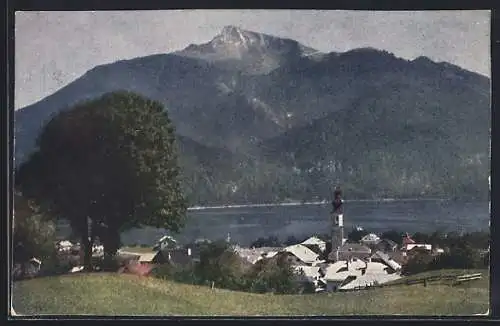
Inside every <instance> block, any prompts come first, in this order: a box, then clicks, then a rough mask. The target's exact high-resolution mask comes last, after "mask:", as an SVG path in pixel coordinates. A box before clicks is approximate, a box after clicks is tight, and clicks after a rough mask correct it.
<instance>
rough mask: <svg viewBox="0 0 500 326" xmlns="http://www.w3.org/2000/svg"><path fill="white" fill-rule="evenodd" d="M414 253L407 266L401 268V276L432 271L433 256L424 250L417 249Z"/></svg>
mask: <svg viewBox="0 0 500 326" xmlns="http://www.w3.org/2000/svg"><path fill="white" fill-rule="evenodd" d="M414 251H415V252H414V253H413V255H412V256H411V258H410V259H409V260H408V262H407V263H406V264H404V265H403V267H402V268H401V274H403V275H413V274H418V273H422V272H425V271H427V270H429V269H430V263H431V262H432V259H433V258H432V256H431V255H430V254H429V253H428V252H426V251H425V250H424V249H421V248H416V249H414Z"/></svg>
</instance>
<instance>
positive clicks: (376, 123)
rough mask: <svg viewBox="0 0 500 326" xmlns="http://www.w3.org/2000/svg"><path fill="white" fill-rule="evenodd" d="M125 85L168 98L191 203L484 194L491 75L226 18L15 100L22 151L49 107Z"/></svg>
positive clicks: (20, 155) (22, 153) (20, 154)
mask: <svg viewBox="0 0 500 326" xmlns="http://www.w3.org/2000/svg"><path fill="white" fill-rule="evenodd" d="M114 90H129V91H134V92H137V93H139V94H142V95H144V96H147V97H149V98H152V99H155V100H158V101H160V102H162V103H163V104H164V105H165V108H166V109H167V110H168V112H169V116H170V117H171V119H172V121H173V123H174V125H175V127H176V133H177V135H178V144H179V148H180V152H181V165H182V167H183V171H184V185H185V189H186V191H187V192H188V193H189V196H190V198H191V200H192V203H193V204H201V203H204V204H208V203H210V204H215V203H224V204H228V203H235V202H237V203H246V202H254V203H255V202H264V201H266V202H270V201H281V200H288V199H303V200H310V199H318V198H329V196H330V193H329V192H330V188H331V186H332V185H333V184H342V185H343V186H344V187H345V188H346V191H347V193H349V194H350V195H351V196H354V197H359V198H372V197H388V196H389V197H409V196H441V197H481V198H482V197H484V196H486V194H487V192H488V186H487V177H488V175H489V147H488V146H489V137H490V110H489V107H490V80H489V79H488V78H486V77H484V76H481V75H479V74H476V73H472V72H470V71H466V70H464V69H461V68H460V67H457V66H454V65H451V64H449V63H445V62H440V63H437V62H433V61H432V60H430V59H428V58H426V57H419V58H416V59H415V60H411V61H409V60H404V59H401V58H398V57H396V56H394V55H393V54H391V53H388V52H386V51H382V50H378V49H374V48H360V49H354V50H351V51H347V52H344V53H335V52H332V53H320V52H318V51H316V50H314V49H311V48H309V47H307V46H305V45H302V44H300V43H298V42H296V41H294V40H288V39H281V38H278V37H274V36H270V35H265V34H259V33H255V32H251V31H246V30H242V29H239V28H237V27H234V26H227V27H224V28H223V29H222V31H221V32H220V34H219V35H216V36H215V37H214V38H213V39H212V40H211V41H210V42H208V43H206V44H201V45H190V46H188V47H187V48H186V49H184V50H182V51H178V52H175V53H171V54H160V55H153V56H147V57H141V58H135V59H132V60H123V61H118V62H115V63H112V64H107V65H102V66H98V67H95V68H94V69H92V70H90V71H88V72H87V73H86V74H85V75H83V76H82V77H80V78H79V79H77V80H75V81H74V82H73V83H71V84H69V85H67V86H66V87H64V88H62V89H61V90H59V91H58V92H56V93H54V94H52V95H50V96H48V97H47V98H45V99H43V100H42V101H40V102H38V103H35V104H33V105H31V106H28V107H25V108H22V109H20V110H17V111H16V112H15V136H16V143H15V144H16V163H19V162H21V161H22V160H23V159H26V157H27V155H28V154H29V153H30V152H31V151H33V149H34V145H35V139H36V137H37V135H38V134H39V132H40V131H41V129H42V128H43V125H44V123H46V122H47V121H48V119H50V117H51V115H53V114H56V113H57V112H59V111H61V110H66V109H69V108H70V107H71V105H73V104H74V103H76V102H78V101H82V100H85V99H90V98H94V97H96V96H99V95H101V94H104V93H106V92H110V91H114Z"/></svg>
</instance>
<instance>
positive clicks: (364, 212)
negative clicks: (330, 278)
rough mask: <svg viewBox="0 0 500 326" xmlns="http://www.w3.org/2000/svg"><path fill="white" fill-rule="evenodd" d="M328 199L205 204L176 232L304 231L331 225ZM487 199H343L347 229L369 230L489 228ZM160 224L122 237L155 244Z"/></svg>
mask: <svg viewBox="0 0 500 326" xmlns="http://www.w3.org/2000/svg"><path fill="white" fill-rule="evenodd" d="M330 211H331V206H330V205H329V204H317V205H295V206H291V205H287V206H268V207H236V208H230V207H229V208H208V209H198V210H190V211H189V212H188V220H187V223H186V227H185V228H184V229H183V230H182V232H181V233H180V234H178V235H174V237H175V238H176V239H177V240H178V241H179V242H180V243H186V242H190V241H193V240H195V239H197V238H206V239H210V240H216V239H226V237H227V235H228V233H229V234H230V237H231V240H232V241H235V242H237V243H239V244H240V245H246V246H248V245H249V244H250V243H252V242H253V241H254V240H256V239H257V238H259V237H268V236H271V235H275V236H277V237H278V238H279V239H283V240H284V239H286V238H287V237H288V236H291V235H293V236H296V237H297V238H300V237H302V236H308V235H311V234H314V233H328V232H329V230H330V224H329V215H330ZM489 220H490V213H489V203H488V202H460V201H448V200H397V201H347V202H345V203H344V225H345V230H346V234H347V232H349V231H350V230H351V228H352V227H353V226H362V227H363V228H365V229H366V230H369V231H373V232H383V231H386V230H390V229H396V230H399V231H404V232H408V233H415V232H417V231H419V232H433V231H437V230H439V231H446V232H451V231H457V232H469V231H480V230H488V229H489ZM165 233H166V232H165V231H164V230H160V229H155V228H150V227H146V228H143V229H134V230H130V231H127V232H125V233H123V234H122V242H123V243H124V244H125V245H127V244H128V245H130V244H153V243H154V242H155V241H156V240H157V239H158V238H160V237H161V236H162V235H164V234H165Z"/></svg>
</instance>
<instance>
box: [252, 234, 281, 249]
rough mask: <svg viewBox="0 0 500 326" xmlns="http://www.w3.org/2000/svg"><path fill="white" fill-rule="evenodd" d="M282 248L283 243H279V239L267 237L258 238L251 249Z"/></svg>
mask: <svg viewBox="0 0 500 326" xmlns="http://www.w3.org/2000/svg"><path fill="white" fill-rule="evenodd" d="M280 246H281V242H280V241H279V239H278V238H277V237H275V236H270V237H267V238H262V237H261V238H258V239H257V240H255V241H254V242H253V243H252V244H251V245H250V247H254V248H262V247H280Z"/></svg>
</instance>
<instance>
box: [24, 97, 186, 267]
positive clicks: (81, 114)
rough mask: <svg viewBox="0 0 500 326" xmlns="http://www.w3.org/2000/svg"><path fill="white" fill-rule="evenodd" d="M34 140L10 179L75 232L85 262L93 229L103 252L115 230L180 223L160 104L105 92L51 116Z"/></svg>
mask: <svg viewBox="0 0 500 326" xmlns="http://www.w3.org/2000/svg"><path fill="white" fill-rule="evenodd" d="M37 145H38V149H37V151H36V152H35V153H34V154H32V156H31V157H30V158H29V160H28V161H26V162H24V163H23V164H22V165H21V166H20V168H19V169H18V171H17V173H16V175H15V180H16V184H17V186H18V187H19V188H20V189H21V191H22V193H23V195H24V196H26V197H27V198H29V199H32V200H34V201H35V202H36V203H37V204H38V205H39V206H40V208H41V209H42V210H43V211H45V212H48V213H49V212H50V214H51V215H53V216H58V217H62V218H65V219H68V220H69V221H70V224H71V227H72V229H73V230H74V232H76V233H77V234H79V235H80V236H81V238H82V245H83V248H84V252H85V255H84V265H85V267H86V268H90V267H91V266H90V262H91V256H92V245H93V243H94V239H95V237H96V236H98V237H99V238H100V239H101V241H102V243H103V245H104V251H105V256H106V257H110V256H113V255H114V254H115V253H116V250H117V249H118V248H119V246H120V232H122V231H123V230H126V229H128V228H132V227H140V226H143V225H149V226H154V227H159V228H165V229H169V230H171V231H173V232H177V231H179V229H180V228H181V227H182V226H183V223H184V217H185V213H186V201H185V199H184V196H183V194H182V191H181V187H180V184H179V167H178V163H177V149H176V145H175V136H174V128H173V126H172V124H171V121H170V119H169V117H168V115H167V113H166V111H165V110H164V108H163V106H162V105H161V104H160V103H158V102H156V101H152V100H149V99H146V98H144V97H141V96H139V95H136V94H133V93H129V92H123V91H120V92H113V93H108V94H105V95H103V96H101V97H100V98H97V99H94V100H90V101H86V102H83V103H79V104H77V105H75V106H74V107H73V108H71V109H70V110H66V111H63V112H62V113H60V114H58V115H57V116H55V117H54V118H53V119H52V120H51V121H50V122H49V123H48V124H47V125H46V126H45V128H44V130H43V131H42V133H41V134H40V136H39V138H38V140H37Z"/></svg>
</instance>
